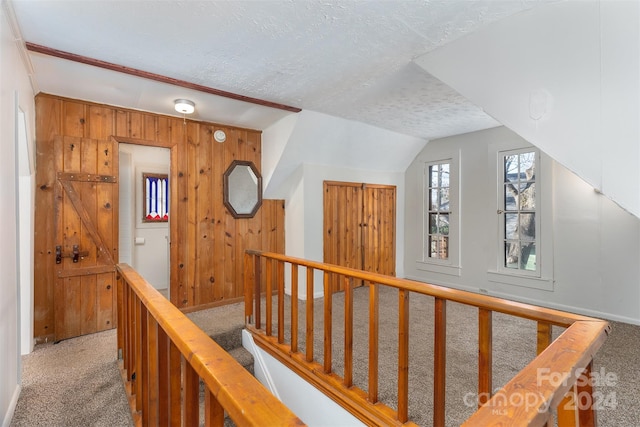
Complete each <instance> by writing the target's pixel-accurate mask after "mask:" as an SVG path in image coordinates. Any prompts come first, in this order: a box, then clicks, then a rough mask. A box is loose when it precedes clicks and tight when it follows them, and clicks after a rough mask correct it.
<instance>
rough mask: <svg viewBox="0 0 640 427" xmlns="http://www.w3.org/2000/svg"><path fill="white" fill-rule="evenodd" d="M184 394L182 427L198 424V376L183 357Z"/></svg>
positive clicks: (193, 426)
mask: <svg viewBox="0 0 640 427" xmlns="http://www.w3.org/2000/svg"><path fill="white" fill-rule="evenodd" d="M183 373H184V395H183V409H182V415H183V421H184V424H183V426H184V427H199V425H200V378H199V377H198V374H197V373H196V371H195V370H194V369H193V367H192V366H191V365H190V364H189V362H187V361H186V360H184V358H183Z"/></svg>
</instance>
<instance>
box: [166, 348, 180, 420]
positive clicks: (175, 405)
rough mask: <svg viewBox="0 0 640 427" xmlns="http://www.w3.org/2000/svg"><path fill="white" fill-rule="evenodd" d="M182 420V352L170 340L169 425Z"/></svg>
mask: <svg viewBox="0 0 640 427" xmlns="http://www.w3.org/2000/svg"><path fill="white" fill-rule="evenodd" d="M181 422H182V354H180V350H179V349H178V347H176V345H175V344H174V343H173V341H169V425H171V426H179V425H180V423H181Z"/></svg>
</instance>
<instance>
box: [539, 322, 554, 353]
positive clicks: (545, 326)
mask: <svg viewBox="0 0 640 427" xmlns="http://www.w3.org/2000/svg"><path fill="white" fill-rule="evenodd" d="M551 332H552V330H551V325H550V324H549V323H546V322H538V333H537V341H536V342H537V345H536V349H537V354H540V353H542V352H543V351H544V349H545V348H547V347H549V344H551V340H552V335H551Z"/></svg>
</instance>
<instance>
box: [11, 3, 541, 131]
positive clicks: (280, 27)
mask: <svg viewBox="0 0 640 427" xmlns="http://www.w3.org/2000/svg"><path fill="white" fill-rule="evenodd" d="M546 1H548V0H478V1H471V0H434V1H429V0H419V1H329V0H327V1H289V0H288V1H280V0H277V1H275V0H274V1H175V0H172V1H106V0H90V1H77V0H47V1H35V0H12V1H11V2H10V6H12V7H13V10H14V13H15V19H16V22H17V24H18V27H19V29H20V32H21V34H22V38H23V40H24V41H25V42H29V43H34V44H38V45H43V46H47V47H49V48H53V49H58V50H61V51H65V52H69V53H73V54H76V55H82V56H86V57H90V58H94V59H98V60H102V61H106V62H110V63H114V64H118V65H122V66H126V67H130V68H135V69H139V70H143V71H146V72H151V73H155V74H160V75H163V76H167V77H171V78H175V79H180V80H184V81H187V82H191V83H196V84H199V85H203V86H207V87H211V88H215V89H220V90H224V91H228V92H233V93H237V94H240V95H244V96H250V97H254V98H260V99H264V100H267V101H271V102H276V103H279V104H285V105H290V106H293V107H299V108H302V109H307V110H312V111H316V112H321V113H325V114H329V115H332V116H337V117H343V118H346V119H350V120H355V121H358V122H363V123H367V124H371V125H374V126H377V127H381V128H384V129H388V130H392V131H396V132H399V133H402V134H406V135H411V136H415V137H420V138H425V139H433V138H438V137H443V136H448V135H453V134H460V133H465V132H470V131H473V130H479V129H485V128H489V127H493V126H496V125H497V124H498V123H497V122H496V121H495V120H493V119H492V118H491V117H489V116H487V115H486V114H485V113H484V112H483V111H482V110H481V109H480V108H478V107H476V106H474V105H473V104H471V103H470V102H468V101H467V100H466V99H464V98H463V97H462V96H460V95H459V94H458V93H456V92H455V91H453V90H452V89H450V88H449V87H448V86H446V85H444V84H443V83H441V82H440V81H439V80H437V79H435V78H434V77H432V76H431V75H429V74H428V73H426V72H425V71H424V70H423V69H422V68H420V67H418V66H417V65H416V64H415V63H414V62H413V59H414V58H416V57H418V56H420V55H423V54H424V53H426V52H429V51H431V50H433V49H436V48H438V47H439V46H442V45H443V44H445V43H447V42H449V41H452V40H454V39H456V38H459V37H462V36H464V35H465V34H467V33H469V32H472V31H474V30H476V29H478V28H480V27H481V26H484V25H487V24H489V23H491V22H493V21H495V20H498V19H501V18H504V17H506V16H509V15H512V14H514V13H518V12H521V11H523V10H526V9H529V8H532V7H534V6H537V5H538V4H540V3H544V2H546ZM29 58H30V61H31V63H32V65H33V71H34V75H33V80H34V82H35V85H36V86H37V87H36V89H37V90H39V91H42V92H45V93H51V94H57V95H62V96H68V97H73V98H78V99H86V100H90V101H95V102H100V103H106V104H111V105H119V106H124V107H128V108H135V109H141V110H147V111H153V112H158V113H163V114H173V115H175V114H176V113H175V112H174V111H173V100H174V99H176V98H188V99H191V100H193V101H194V102H195V103H196V113H195V114H194V115H193V116H192V117H193V118H194V119H199V120H206V121H213V122H218V123H225V124H232V125H237V126H243V127H250V128H255V129H265V128H267V127H268V126H269V125H271V124H273V123H274V122H276V121H277V120H279V119H280V118H282V117H284V116H285V115H288V114H292V113H289V112H286V111H282V110H277V109H274V108H268V107H261V106H257V105H254V104H249V103H246V102H242V101H236V100H230V99H225V98H221V97H219V96H215V95H210V94H206V93H203V92H197V91H194V90H188V89H184V88H181V87H177V86H172V85H169V84H165V83H159V82H155V81H151V80H145V79H143V78H140V77H134V76H131V75H127V74H122V73H118V72H115V71H109V70H105V69H101V68H97V67H93V66H89V65H84V64H80V63H77V62H72V61H68V60H65V59H59V58H55V57H52V56H47V55H44V54H40V53H34V52H29Z"/></svg>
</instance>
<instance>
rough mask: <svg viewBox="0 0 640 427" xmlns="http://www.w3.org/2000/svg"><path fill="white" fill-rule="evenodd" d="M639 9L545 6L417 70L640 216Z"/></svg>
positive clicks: (613, 0)
mask: <svg viewBox="0 0 640 427" xmlns="http://www.w3.org/2000/svg"><path fill="white" fill-rule="evenodd" d="M638 22H640V2H637V1H621V0H573V1H563V2H552V3H549V4H546V5H543V6H540V7H536V8H534V9H532V10H529V11H527V12H523V13H520V14H516V15H513V16H511V17H508V18H506V19H503V20H500V21H497V22H495V23H493V24H491V25H488V26H486V27H484V28H481V29H480V30H478V31H476V32H473V33H471V34H468V35H466V36H465V37H462V38H460V39H458V40H456V41H454V42H452V43H450V44H447V45H446V46H443V47H442V48H440V49H437V50H435V51H432V52H430V53H427V54H425V55H424V56H422V57H420V58H417V59H416V63H417V64H418V65H420V66H421V67H423V68H424V69H425V70H426V71H427V72H429V73H431V74H433V75H434V76H435V77H437V78H438V79H440V80H442V81H443V82H444V83H446V84H447V85H449V86H451V87H452V88H454V89H455V90H456V91H458V92H459V93H461V94H462V95H463V96H465V97H466V98H468V99H469V100H471V101H472V102H473V103H475V104H476V105H478V106H480V107H482V108H483V109H484V111H485V112H486V113H488V114H490V115H491V116H492V117H494V118H495V119H497V120H498V121H499V122H500V123H502V124H504V125H505V126H507V127H508V128H510V129H512V130H513V131H515V132H516V133H518V134H519V135H521V136H522V137H523V138H524V139H526V140H527V141H530V142H531V143H532V144H534V145H536V146H537V147H540V148H541V149H542V150H544V151H545V152H546V153H548V154H549V155H550V156H551V157H552V158H554V159H555V160H557V161H558V162H560V163H561V164H563V165H564V166H565V167H567V168H568V169H570V170H572V171H575V172H576V173H577V174H578V175H579V176H580V177H582V178H583V179H584V180H585V181H587V182H589V183H590V184H591V185H592V186H594V187H596V188H599V189H601V191H602V192H603V193H604V194H605V195H606V196H607V197H609V198H611V199H612V200H615V201H616V202H617V203H618V204H620V205H621V206H623V207H624V208H625V209H627V210H629V211H630V212H632V213H633V214H634V215H636V216H640V168H639V167H638V165H639V163H640V144H638V141H639V140H640V120H639V119H640V79H639V78H638V76H639V75H640V26H639V25H638Z"/></svg>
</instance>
